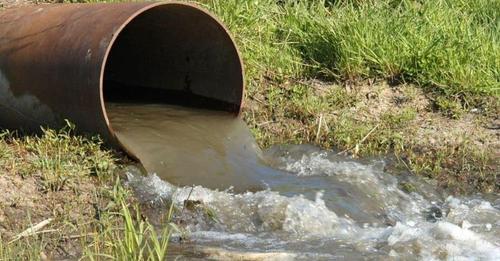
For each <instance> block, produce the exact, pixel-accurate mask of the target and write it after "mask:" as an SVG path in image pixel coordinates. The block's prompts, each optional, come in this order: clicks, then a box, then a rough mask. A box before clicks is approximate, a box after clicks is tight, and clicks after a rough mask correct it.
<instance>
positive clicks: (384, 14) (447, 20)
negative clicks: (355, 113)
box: [201, 0, 500, 106]
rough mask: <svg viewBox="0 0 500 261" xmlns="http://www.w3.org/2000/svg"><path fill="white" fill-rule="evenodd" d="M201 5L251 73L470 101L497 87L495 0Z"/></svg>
mask: <svg viewBox="0 0 500 261" xmlns="http://www.w3.org/2000/svg"><path fill="white" fill-rule="evenodd" d="M201 2H205V1H201ZM206 6H207V7H208V8H209V9H210V10H212V11H214V12H215V13H216V14H218V15H219V16H220V17H221V18H222V20H223V21H224V22H225V23H226V24H227V25H228V27H229V28H230V29H231V31H232V32H233V34H234V35H235V36H236V38H237V40H238V42H239V44H240V46H241V50H242V51H243V55H244V58H245V59H244V60H245V62H246V64H247V66H248V75H249V77H250V78H251V81H252V80H254V79H262V78H264V77H265V78H268V79H269V78H270V79H272V80H283V79H301V78H316V79H326V80H335V81H339V82H343V81H358V80H362V79H368V78H379V79H386V80H388V81H390V82H391V83H394V84H399V83H414V84H416V85H418V86H421V87H423V88H425V89H426V90H427V91H430V92H433V93H435V94H438V95H445V96H447V97H454V98H456V99H461V101H462V102H463V103H464V104H463V105H469V106H475V105H477V103H475V102H477V101H476V100H475V98H480V96H482V95H498V94H499V91H500V71H499V68H500V44H499V41H500V18H499V17H500V14H499V13H500V11H499V10H500V2H498V1H495V0H479V1H468V0H436V1H414V0H413V1H412V0H366V1H349V0H343V1H322V0H313V1H276V0H263V1H238V0H225V1H222V0H212V1H208V3H207V4H206ZM254 87H255V86H254ZM255 88H258V87H255ZM250 94H252V93H250Z"/></svg>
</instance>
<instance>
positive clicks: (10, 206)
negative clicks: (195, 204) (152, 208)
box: [0, 125, 173, 260]
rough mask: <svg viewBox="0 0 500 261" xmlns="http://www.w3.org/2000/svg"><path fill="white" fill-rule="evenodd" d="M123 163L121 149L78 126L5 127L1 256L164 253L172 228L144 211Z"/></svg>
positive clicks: (0, 148)
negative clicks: (23, 132) (33, 130)
mask: <svg viewBox="0 0 500 261" xmlns="http://www.w3.org/2000/svg"><path fill="white" fill-rule="evenodd" d="M117 170H118V167H117V160H116V159H115V154H113V153H112V152H110V151H108V150H105V149H103V148H102V142H101V141H100V140H99V139H97V138H89V139H87V138H83V137H80V136H75V135H73V134H72V126H71V125H68V127H67V128H65V129H63V130H61V131H54V130H44V131H43V133H42V135H40V136H25V137H17V136H16V135H15V134H13V133H9V132H1V133H0V184H1V185H2V189H1V191H0V224H1V226H0V260H38V259H44V258H51V259H52V258H80V257H83V258H84V259H89V260H96V259H103V258H106V259H116V260H139V259H146V260H164V259H165V256H166V254H167V246H168V240H169V236H170V231H171V228H172V227H171V226H166V227H165V228H163V229H162V231H161V233H160V234H158V233H157V230H155V229H154V228H153V226H152V225H151V224H149V223H148V222H147V220H145V219H144V218H143V217H141V214H140V210H139V206H138V204H137V203H135V202H134V200H133V197H131V196H130V195H131V192H130V191H128V190H127V189H125V188H124V187H123V186H122V184H121V181H120V178H119V177H118V174H117ZM172 211H173V209H171V210H170V212H169V213H168V216H167V217H165V218H166V220H170V218H171V216H172V213H173V212H172ZM44 223H45V224H44ZM40 224H44V225H43V226H42V227H38V226H40ZM37 227H38V228H37ZM30 228H31V230H30ZM14 231H16V232H15V234H14ZM21 231H25V232H21Z"/></svg>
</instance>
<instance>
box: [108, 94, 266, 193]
mask: <svg viewBox="0 0 500 261" xmlns="http://www.w3.org/2000/svg"><path fill="white" fill-rule="evenodd" d="M106 110H107V113H108V117H109V120H110V122H111V126H112V128H113V129H114V130H115V132H116V135H117V137H118V138H119V140H120V142H121V143H122V144H123V145H124V146H125V147H126V148H127V149H128V150H129V151H130V152H132V154H134V155H136V156H137V157H138V159H139V160H140V161H141V163H142V165H143V166H144V167H145V169H146V170H147V171H148V172H149V173H156V174H157V175H158V176H159V177H161V178H162V179H164V180H166V181H168V182H170V183H171V184H176V185H180V186H186V185H203V186H204V187H207V188H212V189H215V188H218V189H228V188H230V187H232V188H233V190H234V191H237V192H242V191H246V190H257V189H262V187H263V186H262V182H260V180H261V177H260V176H262V174H263V170H262V168H263V165H262V164H261V163H260V162H259V161H260V151H259V149H258V147H257V146H256V144H255V142H254V140H253V138H252V135H251V133H250V131H249V130H248V128H247V127H246V125H245V123H244V122H243V121H242V120H241V119H239V118H237V117H235V116H234V115H232V114H230V113H227V112H219V111H208V110H200V109H193V108H186V107H180V106H173V105H154V104H149V105H141V104H123V103H122V104H120V103H116V104H113V103H111V104H107V107H106Z"/></svg>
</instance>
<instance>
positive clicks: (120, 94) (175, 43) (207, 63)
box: [103, 3, 243, 113]
mask: <svg viewBox="0 0 500 261" xmlns="http://www.w3.org/2000/svg"><path fill="white" fill-rule="evenodd" d="M242 93H243V72H242V65H241V61H240V58H239V55H238V52H237V50H236V47H235V44H234V42H233V41H232V39H231V37H230V36H229V35H228V33H227V31H226V30H225V28H224V27H223V26H222V25H221V24H220V23H219V22H218V21H217V20H216V19H215V18H213V17H212V16H211V15H209V14H208V13H206V12H204V11H202V10H200V9H198V8H196V7H194V6H191V5H188V4H180V3H168V4H163V5H158V6H154V7H152V8H150V9H147V10H145V11H142V12H141V13H140V14H138V15H137V16H136V17H135V18H133V19H132V20H131V21H130V22H129V23H128V24H127V25H126V26H125V27H124V28H123V30H122V31H121V32H119V35H118V36H117V38H116V40H115V41H114V43H113V45H112V47H111V50H110V52H109V55H108V58H107V61H106V64H105V70H104V76H103V94H104V101H105V103H108V102H127V103H167V104H175V105H182V106H188V107H197V108H205V109H214V110H224V111H231V112H235V113H238V112H239V109H240V106H241V100H242Z"/></svg>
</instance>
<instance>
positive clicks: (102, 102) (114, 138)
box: [99, 1, 246, 160]
mask: <svg viewBox="0 0 500 261" xmlns="http://www.w3.org/2000/svg"><path fill="white" fill-rule="evenodd" d="M175 5H179V6H183V7H188V8H193V9H194V10H196V11H199V12H201V13H203V14H204V15H206V16H207V17H208V18H209V19H212V20H213V21H214V22H215V24H217V26H219V27H220V28H221V29H222V30H223V31H224V32H225V34H226V36H227V37H228V38H229V40H230V41H231V46H232V47H233V48H234V51H235V52H236V56H237V57H238V63H239V66H240V68H241V79H242V90H241V97H240V105H239V108H238V110H237V111H236V115H237V117H239V115H240V113H241V110H242V108H243V103H244V97H245V89H246V80H245V73H244V72H245V68H244V65H243V60H242V58H241V53H240V51H239V50H238V47H237V45H236V41H235V39H234V37H233V36H232V35H231V33H230V31H229V30H228V28H227V27H226V26H225V25H224V24H223V23H222V22H221V21H220V20H219V19H218V18H217V17H215V15H213V14H212V13H210V12H209V11H208V10H206V9H205V8H202V7H200V6H198V5H195V4H193V3H186V2H180V1H168V2H157V3H151V4H149V5H147V6H145V7H142V8H140V9H139V10H137V11H136V12H134V13H133V14H132V15H130V17H128V18H127V19H126V20H125V21H124V22H123V23H122V24H121V25H120V26H119V27H118V29H117V30H116V31H115V32H114V33H113V36H112V38H111V40H110V41H109V43H108V45H107V47H106V51H105V53H104V56H103V59H102V62H101V68H100V73H99V99H100V106H101V113H102V115H103V117H104V121H105V124H106V127H107V129H108V133H109V135H110V138H111V139H112V141H113V142H114V143H117V145H119V147H120V148H122V149H123V150H124V151H125V152H126V153H127V154H128V155H129V156H131V157H132V158H134V159H136V160H139V159H138V158H137V157H136V156H135V155H134V154H133V153H132V152H131V150H130V149H128V148H127V146H126V145H125V144H124V143H122V142H121V141H120V139H118V137H117V136H116V134H115V131H114V130H113V127H112V124H111V122H110V120H109V118H108V114H107V111H106V102H105V99H104V74H105V69H106V65H107V62H108V57H109V54H110V53H111V49H112V48H113V46H114V44H115V42H116V40H117V39H118V36H120V34H121V32H122V31H123V30H124V29H125V27H127V26H128V25H129V24H130V23H131V22H132V21H133V20H134V19H135V18H137V17H138V16H139V15H141V14H143V13H145V12H146V11H148V10H151V9H153V8H156V7H158V6H175Z"/></svg>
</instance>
